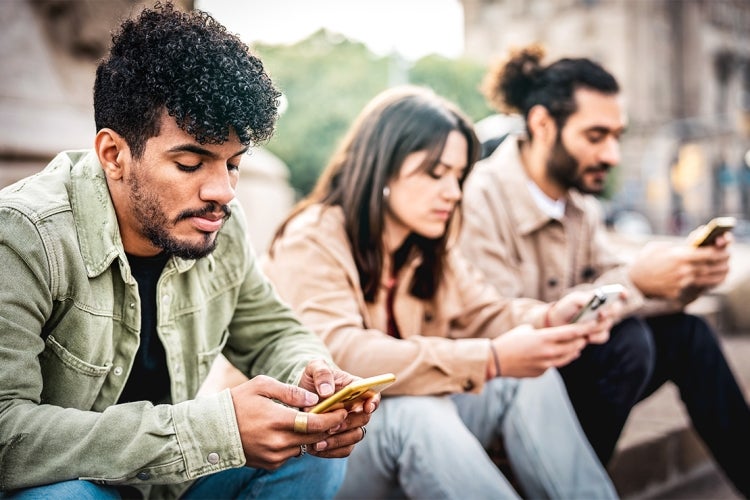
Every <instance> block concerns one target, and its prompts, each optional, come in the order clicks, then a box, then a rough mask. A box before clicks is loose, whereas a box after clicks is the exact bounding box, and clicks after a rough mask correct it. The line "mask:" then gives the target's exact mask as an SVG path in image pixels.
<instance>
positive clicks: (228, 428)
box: [172, 389, 245, 479]
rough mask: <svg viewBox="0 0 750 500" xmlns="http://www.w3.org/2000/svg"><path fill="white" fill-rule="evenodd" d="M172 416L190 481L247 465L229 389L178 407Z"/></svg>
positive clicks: (176, 406)
mask: <svg viewBox="0 0 750 500" xmlns="http://www.w3.org/2000/svg"><path fill="white" fill-rule="evenodd" d="M172 416H173V419H174V426H175V433H176V435H177V441H178V443H179V445H180V449H181V451H182V456H183V458H184V461H185V472H186V475H187V476H188V478H190V479H195V478H197V477H200V476H204V475H206V474H213V473H215V472H219V471H222V470H225V469H230V468H234V467H240V466H242V465H244V464H245V453H244V451H243V450H242V441H241V439H240V432H239V428H238V427H237V417H236V416H235V413H234V404H233V403H232V396H231V394H230V392H229V389H225V390H223V391H221V392H220V393H217V394H211V395H208V396H203V397H200V398H198V399H195V400H192V401H185V402H183V403H179V404H177V405H174V407H173V413H172Z"/></svg>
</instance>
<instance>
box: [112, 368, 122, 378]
mask: <svg viewBox="0 0 750 500" xmlns="http://www.w3.org/2000/svg"><path fill="white" fill-rule="evenodd" d="M113 372H114V374H115V375H117V376H118V377H119V376H120V375H122V366H115V369H114V370H113Z"/></svg>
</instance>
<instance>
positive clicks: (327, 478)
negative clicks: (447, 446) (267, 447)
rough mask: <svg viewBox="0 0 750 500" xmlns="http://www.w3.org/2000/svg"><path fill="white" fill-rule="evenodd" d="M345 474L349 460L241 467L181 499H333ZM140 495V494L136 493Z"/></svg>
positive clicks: (19, 494) (82, 497) (46, 491)
mask: <svg viewBox="0 0 750 500" xmlns="http://www.w3.org/2000/svg"><path fill="white" fill-rule="evenodd" d="M345 472H346V459H323V458H317V457H314V456H312V455H305V456H303V457H300V458H295V459H291V460H289V461H288V462H286V464H284V465H283V466H282V467H280V468H279V469H277V470H275V471H266V470H262V469H251V468H249V467H241V468H237V469H228V470H225V471H222V472H217V473H216V474H211V475H208V476H203V477H201V478H200V479H198V480H196V481H195V483H193V485H192V486H191V487H190V489H188V490H187V492H185V494H184V495H183V496H182V497H181V498H182V499H186V500H188V499H189V500H197V499H202V498H205V499H209V498H210V499H219V498H269V499H287V498H288V499H300V498H310V499H315V500H317V499H325V498H333V496H334V495H335V494H336V491H337V490H338V489H339V486H340V485H341V482H342V480H343V478H344V473H345ZM133 492H135V490H132V489H131V490H130V492H129V493H130V494H129V493H128V492H126V490H125V489H122V488H117V487H114V486H101V485H97V484H94V483H90V482H88V481H64V482H62V483H55V484H50V485H46V486H39V487H35V488H27V489H23V490H18V491H13V492H7V493H5V494H4V496H3V494H2V493H0V498H12V499H18V500H31V499H39V500H42V499H45V500H46V499H49V498H71V499H73V498H75V499H76V500H119V499H121V498H124V497H125V498H132V496H131V494H132V493H133ZM136 493H137V492H136Z"/></svg>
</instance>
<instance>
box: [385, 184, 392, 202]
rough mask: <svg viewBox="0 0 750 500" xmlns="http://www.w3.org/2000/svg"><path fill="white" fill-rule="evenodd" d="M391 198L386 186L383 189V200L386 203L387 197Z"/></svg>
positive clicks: (389, 189)
mask: <svg viewBox="0 0 750 500" xmlns="http://www.w3.org/2000/svg"><path fill="white" fill-rule="evenodd" d="M389 196H391V188H389V187H388V186H384V187H383V199H384V200H385V201H388V197H389Z"/></svg>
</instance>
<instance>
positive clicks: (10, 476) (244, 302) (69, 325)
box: [0, 4, 380, 498]
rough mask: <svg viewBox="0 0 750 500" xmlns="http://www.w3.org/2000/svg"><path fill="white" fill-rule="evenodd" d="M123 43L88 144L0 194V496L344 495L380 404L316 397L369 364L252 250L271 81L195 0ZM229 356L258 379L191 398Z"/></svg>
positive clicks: (97, 95)
mask: <svg viewBox="0 0 750 500" xmlns="http://www.w3.org/2000/svg"><path fill="white" fill-rule="evenodd" d="M112 42H113V43H112V47H111V50H110V53H109V54H108V56H107V57H106V58H105V59H104V60H103V61H101V63H100V64H99V66H98V68H97V72H96V80H95V83H94V116H95V121H96V135H95V137H94V141H93V149H92V150H82V151H65V152H62V153H60V154H59V155H57V156H56V157H55V158H54V159H53V160H52V161H51V163H50V164H49V165H48V166H47V167H46V168H45V169H44V170H43V171H41V172H39V173H38V174H36V175H34V176H32V177H29V178H27V179H23V180H21V181H19V182H18V183H16V184H14V185H11V186H9V187H7V188H6V189H4V190H2V191H0V220H2V224H0V262H2V266H0V283H2V287H1V288H0V497H2V498H121V497H126V498H176V497H178V496H179V497H181V498H300V497H308V498H332V497H333V496H334V495H335V493H336V492H337V490H338V489H339V487H340V485H341V482H342V480H343V477H344V472H345V468H346V463H345V460H343V458H344V457H346V456H348V455H349V454H350V453H351V451H352V449H353V447H354V445H355V444H356V443H358V442H359V441H360V440H361V439H362V438H363V437H364V434H365V430H364V425H366V424H367V423H368V422H369V419H370V415H371V414H372V412H373V411H375V409H376V407H377V405H378V404H379V402H380V397H379V396H373V397H370V398H368V399H367V400H366V401H364V403H363V404H362V405H360V406H361V408H359V407H358V408H355V409H353V410H352V411H347V410H346V409H343V408H341V409H336V410H333V411H330V412H328V413H326V414H321V415H314V414H310V413H308V412H307V411H305V410H307V409H308V408H309V407H311V406H312V405H314V404H316V403H317V402H318V400H319V399H320V398H323V397H327V396H330V395H331V394H333V392H334V391H335V390H337V389H340V388H342V387H343V386H345V385H347V384H349V383H350V382H352V381H353V380H355V379H356V378H357V377H354V376H353V375H350V374H349V373H346V372H344V371H342V370H340V369H339V368H338V367H336V365H335V364H334V363H333V361H332V360H331V356H330V354H329V352H328V350H327V349H326V348H325V346H324V344H323V343H322V342H321V341H320V340H319V339H318V337H317V336H316V335H315V334H314V333H312V332H311V331H310V330H308V329H307V328H305V327H303V326H302V325H301V324H300V322H299V320H298V319H297V317H296V316H295V315H294V314H293V313H292V311H291V310H290V309H289V308H288V307H287V306H286V305H285V304H283V303H282V302H281V301H280V300H279V299H278V297H277V296H276V294H275V292H274V291H273V288H272V287H271V285H270V284H269V282H268V281H267V280H266V278H265V277H264V276H263V274H262V273H261V271H260V270H259V265H258V263H257V262H256V259H255V257H254V255H253V251H252V249H251V248H250V246H249V241H248V238H247V233H246V229H247V224H246V221H245V217H244V215H243V214H242V210H241V207H240V206H239V204H238V203H237V201H235V200H234V190H235V187H236V185H237V181H238V175H239V164H240V159H241V158H242V155H244V154H245V153H246V152H247V151H248V149H249V148H250V147H251V145H253V144H256V143H258V142H260V141H264V140H266V139H268V138H269V137H270V136H271V134H272V133H273V130H274V126H275V121H276V117H277V107H278V98H279V96H280V94H279V92H278V90H277V89H276V88H275V87H274V85H273V83H272V82H271V79H270V78H269V77H268V75H267V74H266V73H265V71H264V69H263V65H262V63H261V61H260V60H259V59H258V58H256V57H255V56H253V55H252V54H251V53H250V52H249V49H248V47H247V46H246V45H245V44H244V43H242V42H241V41H240V39H239V38H238V37H236V36H235V35H232V34H230V33H228V32H227V31H226V29H225V28H224V27H223V26H222V25H220V24H219V23H218V22H216V21H215V20H214V19H213V18H212V17H211V16H209V15H208V14H206V13H203V12H200V11H192V12H180V11H179V10H177V9H175V8H174V7H173V6H172V5H171V4H164V5H160V4H157V6H156V7H155V8H153V9H145V10H143V12H141V13H140V15H139V16H137V17H136V18H134V19H130V20H126V21H125V22H123V23H122V25H121V27H120V29H119V31H118V32H117V34H115V35H114V37H113V39H112ZM230 215H231V217H230ZM220 353H221V354H224V356H225V357H226V359H227V360H229V362H230V363H231V364H232V365H233V366H234V367H236V368H237V369H239V370H240V371H241V372H242V373H243V374H244V375H245V376H247V377H248V378H249V379H250V380H248V381H246V382H244V383H241V384H238V385H236V386H234V387H232V388H231V389H226V390H222V391H219V392H215V393H209V391H206V392H207V393H206V394H205V395H202V396H200V397H197V398H196V394H198V390H199V388H200V387H201V385H202V384H203V383H204V381H205V379H206V376H207V374H208V372H209V370H210V368H211V365H212V362H213V361H214V360H215V359H216V358H217V356H218V355H219V354H220Z"/></svg>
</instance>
